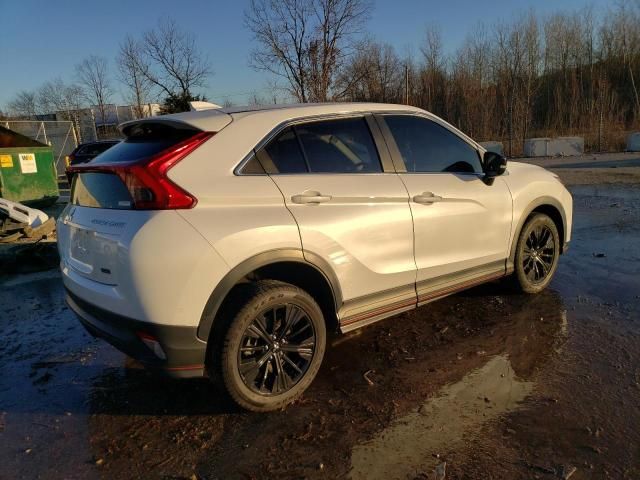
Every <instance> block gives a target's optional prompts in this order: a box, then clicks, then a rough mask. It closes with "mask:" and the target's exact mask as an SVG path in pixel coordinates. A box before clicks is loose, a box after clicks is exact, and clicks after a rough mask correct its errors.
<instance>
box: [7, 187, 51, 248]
mask: <svg viewBox="0 0 640 480" xmlns="http://www.w3.org/2000/svg"><path fill="white" fill-rule="evenodd" d="M55 229H56V222H55V220H54V219H53V218H49V216H48V215H47V214H46V213H44V212H43V211H41V210H37V209H35V208H30V207H27V206H26V205H22V204H21V203H18V202H12V201H11V200H6V199H4V198H0V243H12V242H16V241H31V242H35V241H39V240H42V239H48V238H50V237H54V236H55Z"/></svg>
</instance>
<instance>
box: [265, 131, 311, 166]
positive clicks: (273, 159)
mask: <svg viewBox="0 0 640 480" xmlns="http://www.w3.org/2000/svg"><path fill="white" fill-rule="evenodd" d="M259 159H260V162H261V163H262V166H263V167H264V169H265V171H266V172H267V173H306V172H307V164H306V162H305V160H304V156H303V155H302V150H301V149H300V143H299V142H298V138H297V137H296V133H295V132H294V131H293V129H292V128H291V127H289V128H286V129H285V130H284V131H283V132H281V133H280V134H279V135H278V136H277V137H276V138H275V139H273V140H272V141H271V142H269V144H268V145H267V146H266V147H264V149H262V151H261V152H259Z"/></svg>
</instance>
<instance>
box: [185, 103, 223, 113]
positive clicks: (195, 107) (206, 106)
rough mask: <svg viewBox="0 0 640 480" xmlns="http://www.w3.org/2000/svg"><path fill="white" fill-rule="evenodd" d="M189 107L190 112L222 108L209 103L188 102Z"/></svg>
mask: <svg viewBox="0 0 640 480" xmlns="http://www.w3.org/2000/svg"><path fill="white" fill-rule="evenodd" d="M189 107H190V108H191V111H192V112H199V111H201V110H212V109H214V108H222V107H221V106H220V105H216V104H215V103H209V102H189Z"/></svg>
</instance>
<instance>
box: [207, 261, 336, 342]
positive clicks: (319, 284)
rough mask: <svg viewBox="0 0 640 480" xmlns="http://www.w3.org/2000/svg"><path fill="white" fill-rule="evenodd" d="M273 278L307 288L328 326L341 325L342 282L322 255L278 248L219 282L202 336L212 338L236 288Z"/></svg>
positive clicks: (210, 301) (211, 298)
mask: <svg viewBox="0 0 640 480" xmlns="http://www.w3.org/2000/svg"><path fill="white" fill-rule="evenodd" d="M262 278H264V279H266V278H269V279H272V280H280V281H283V282H287V283H291V284H293V285H296V286H297V287H300V288H302V289H303V290H305V291H307V292H308V293H309V294H310V295H311V296H313V297H314V298H315V299H316V301H317V302H318V304H319V306H320V308H321V309H322V313H323V315H324V316H325V322H327V328H333V327H335V328H337V325H338V318H337V312H338V309H339V306H340V305H341V304H342V293H341V290H340V284H339V283H338V279H337V277H336V275H335V273H334V272H333V269H331V267H330V266H329V264H327V262H326V261H324V260H323V259H322V258H321V257H318V256H316V255H314V254H309V253H308V252H305V253H304V254H303V252H302V250H297V249H277V250H271V251H268V252H263V253H260V254H258V255H255V256H253V257H251V258H248V259H246V260H244V261H243V262H241V263H240V264H239V265H237V266H235V267H234V268H232V269H231V271H229V272H228V273H227V274H226V275H225V276H224V278H223V279H222V280H221V281H220V282H219V283H218V285H216V287H215V289H214V290H213V292H212V293H211V295H210V297H209V300H208V301H207V303H206V305H205V308H204V310H203V312H202V315H201V317H200V323H199V325H198V334H197V335H198V337H199V338H200V339H201V340H204V341H205V342H208V341H209V338H210V335H211V332H212V331H214V325H215V324H216V321H217V318H218V317H219V313H220V312H221V310H222V307H223V305H224V302H225V300H227V299H228V298H229V297H230V294H231V293H232V291H233V289H234V287H236V286H237V285H239V284H242V283H243V282H246V281H251V280H256V279H262Z"/></svg>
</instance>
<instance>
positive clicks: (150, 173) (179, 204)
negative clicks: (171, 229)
mask: <svg viewBox="0 0 640 480" xmlns="http://www.w3.org/2000/svg"><path fill="white" fill-rule="evenodd" d="M213 135H214V133H213V132H199V133H197V134H195V135H194V136H192V137H189V138H188V139H186V140H184V141H182V142H180V143H177V144H175V145H173V146H171V147H170V148H168V149H166V150H163V151H162V152H160V153H157V154H155V155H152V156H151V157H149V158H145V159H141V160H137V161H136V162H131V163H123V164H111V165H109V164H91V163H89V164H84V165H78V166H71V167H69V168H68V169H67V174H68V175H69V178H71V177H72V176H73V175H75V174H77V173H90V172H97V173H111V174H115V175H117V176H118V177H120V179H121V180H122V182H123V183H124V184H125V185H126V187H127V190H128V191H129V194H130V195H131V200H132V208H133V209H135V210H176V209H185V208H193V207H194V206H195V205H196V203H197V199H196V198H195V197H194V196H193V195H191V194H190V193H189V192H187V191H186V190H184V189H182V188H181V187H179V186H178V185H176V184H175V183H173V182H172V181H171V180H170V179H169V177H168V176H167V172H168V171H169V169H170V168H171V167H173V166H174V165H176V164H177V163H178V162H179V161H180V160H182V159H183V158H184V157H186V156H187V155H189V154H190V153H191V152H193V151H194V150H195V149H196V148H198V147H199V146H200V145H202V144H203V143H204V142H206V141H207V140H208V139H209V138H211V137H212V136H213Z"/></svg>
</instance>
